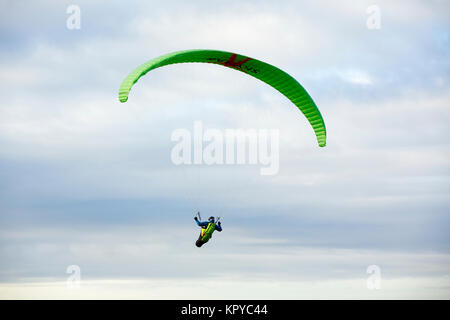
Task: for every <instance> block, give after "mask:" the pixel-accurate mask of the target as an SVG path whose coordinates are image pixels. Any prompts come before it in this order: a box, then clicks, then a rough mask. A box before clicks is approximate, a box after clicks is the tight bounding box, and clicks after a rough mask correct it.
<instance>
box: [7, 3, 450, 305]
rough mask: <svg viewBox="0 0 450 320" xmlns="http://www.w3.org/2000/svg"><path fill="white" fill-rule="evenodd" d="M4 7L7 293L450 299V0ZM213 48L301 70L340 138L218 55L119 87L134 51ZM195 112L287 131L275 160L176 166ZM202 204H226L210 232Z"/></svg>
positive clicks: (213, 210)
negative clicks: (267, 165)
mask: <svg viewBox="0 0 450 320" xmlns="http://www.w3.org/2000/svg"><path fill="white" fill-rule="evenodd" d="M72 4H75V5H77V6H78V8H79V9H80V28H79V29H76V28H75V29H70V28H68V27H67V20H68V19H69V20H70V17H71V13H70V12H69V13H67V9H68V8H69V6H70V5H72ZM374 5H375V6H374ZM0 9H1V10H0V15H1V19H0V38H1V41H0V57H1V59H0V79H1V82H2V86H1V88H0V94H1V97H2V98H1V103H0V298H2V299H15V298H59V299H66V298H68V299H71V298H88V299H90V298H106V299H107V298H125V299H127V298H137V299H161V298H165V299H181V298H187V299H191V298H193V299H227V298H238V299H252V298H254V299H256V298H263V299H283V298H287V299H304V298H310V299H320V298H331V299H341V298H353V299H359V298H364V299H379V298H384V299H395V298H405V299H409V298H419V299H428V298H438V299H449V298H450V236H449V234H448V230H449V227H450V220H449V212H450V201H449V200H450V199H449V192H450V163H449V157H450V141H449V138H448V135H449V134H450V128H449V121H450V104H449V101H450V82H449V80H450V76H449V75H450V73H449V71H450V68H449V63H450V59H449V53H450V45H449V27H450V21H449V18H448V14H449V9H450V6H449V3H448V2H447V1H395V2H392V1H375V2H373V1H358V2H357V3H355V1H338V2H337V1H309V2H306V1H283V2H281V3H280V2H273V1H246V2H243V1H225V2H224V1H211V0H209V1H164V2H161V1H140V2H138V1H128V2H127V3H126V4H125V3H123V2H121V1H107V2H106V1H105V2H98V1H95V2H92V1H76V2H72V1H70V2H69V1H58V2H57V3H55V2H54V1H33V2H32V3H30V2H25V1H12V0H11V1H8V0H1V1H0ZM69 11H70V10H69ZM374 12H375V13H374ZM377 13H379V14H377ZM377 17H379V20H376V21H377V23H379V24H378V25H377V23H375V25H374V20H373V19H376V18H377ZM69 25H70V23H69ZM374 26H375V28H374ZM203 48H204V49H218V50H225V51H232V52H237V53H241V54H244V55H248V56H250V57H254V58H256V59H259V60H263V61H266V62H269V63H271V64H273V65H275V66H277V67H279V68H281V69H282V70H285V71H287V72H288V73H289V74H291V75H292V76H294V77H295V78H296V79H297V80H298V81H299V82H300V83H301V84H302V85H303V86H304V87H305V88H306V89H307V90H308V92H309V93H310V95H311V96H312V97H313V98H314V100H315V102H316V104H317V106H318V107H319V109H320V110H321V112H322V115H323V117H324V120H325V123H326V126H327V134H328V139H327V146H326V147H325V148H319V147H318V146H317V143H316V140H315V136H314V133H313V130H312V129H311V127H310V126H309V124H308V122H307V121H306V119H305V118H304V117H303V115H302V114H301V113H300V112H299V111H298V109H297V108H295V106H293V105H292V104H291V103H290V102H289V101H288V100H287V99H286V98H285V97H283V96H282V95H281V94H280V93H278V92H277V91H276V90H274V89H273V88H271V87H270V86H268V85H266V84H264V83H261V82H259V81H257V80H255V79H253V78H251V77H248V76H245V75H243V74H242V73H239V72H236V71H234V70H231V69H226V68H222V67H219V66H215V65H205V64H184V65H174V66H168V67H165V68H161V69H157V70H154V71H152V72H151V73H149V74H147V76H146V77H145V78H142V79H141V80H140V81H139V82H138V83H137V84H136V86H135V87H134V88H133V90H132V92H131V94H130V99H129V101H128V102H127V103H126V104H121V103H120V102H119V101H118V98H117V96H118V88H119V86H120V83H121V82H122V80H123V79H124V77H125V76H126V75H127V74H128V72H130V71H131V70H133V68H135V67H136V66H138V65H140V64H142V63H144V62H145V61H147V60H149V59H151V58H154V57H157V56H159V55H162V54H165V53H168V52H172V51H177V50H185V49H203ZM197 120H199V121H201V122H202V124H203V126H204V127H205V128H213V129H217V130H220V131H221V132H222V131H224V130H225V129H268V130H271V129H274V130H279V135H280V137H279V157H280V160H279V171H278V173H277V174H275V175H270V176H262V175H260V168H261V166H260V165H250V164H249V165H212V166H207V165H197V166H188V165H179V166H176V165H174V164H173V162H172V161H171V157H170V155H171V150H172V148H173V147H174V145H175V142H173V141H171V135H172V133H173V131H174V130H176V129H180V128H181V129H183V128H184V129H187V130H189V131H192V130H193V126H194V122H195V121H197ZM197 210H200V211H201V213H202V216H203V217H207V216H209V215H220V216H222V217H223V229H224V231H223V232H222V233H215V234H214V237H213V239H212V240H211V242H210V243H208V244H206V245H205V246H204V247H202V248H201V249H198V248H197V247H195V245H194V242H195V240H196V238H197V236H198V232H199V230H198V227H197V226H196V225H195V224H194V221H193V217H194V215H195V213H196V211H197ZM69 266H78V268H79V270H80V272H81V276H80V278H81V280H80V282H79V283H78V282H75V283H76V284H79V286H73V285H72V286H71V285H68V284H73V283H74V282H67V280H68V279H72V278H71V274H69V273H67V270H68V267H69ZM370 266H375V267H370ZM368 268H369V269H368ZM69 269H70V268H69ZM75 269H77V268H76V267H75ZM368 270H369V273H368ZM370 270H376V272H375V273H370ZM75 274H78V273H77V272H75ZM73 275H74V274H72V276H73ZM374 277H377V278H376V279H381V281H380V282H376V281H375V282H374V281H373V280H374V279H375V278H374ZM374 283H376V284H378V283H379V286H375V287H376V288H375V289H373V288H374V287H373V284H374ZM371 284H372V285H371Z"/></svg>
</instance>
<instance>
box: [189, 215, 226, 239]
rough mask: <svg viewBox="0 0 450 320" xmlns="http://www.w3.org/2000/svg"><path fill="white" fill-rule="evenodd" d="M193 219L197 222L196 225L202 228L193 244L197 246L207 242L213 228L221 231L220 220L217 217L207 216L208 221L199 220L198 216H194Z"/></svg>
mask: <svg viewBox="0 0 450 320" xmlns="http://www.w3.org/2000/svg"><path fill="white" fill-rule="evenodd" d="M198 216H199V217H200V212H199V213H198ZM194 220H195V221H196V222H197V225H198V226H199V227H201V228H202V230H201V232H200V236H199V237H198V239H197V241H196V242H195V245H196V246H197V247H199V248H200V247H201V246H202V245H204V244H205V243H207V242H208V240H209V239H211V237H212V234H213V232H214V231H215V230H217V231H219V232H221V231H222V225H221V223H220V221H218V219H217V220H216V219H214V217H209V219H208V221H200V219H199V218H198V217H195V218H194Z"/></svg>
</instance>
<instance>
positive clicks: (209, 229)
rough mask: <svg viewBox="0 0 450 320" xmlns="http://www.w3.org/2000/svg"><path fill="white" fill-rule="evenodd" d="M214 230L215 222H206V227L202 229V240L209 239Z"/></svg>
mask: <svg viewBox="0 0 450 320" xmlns="http://www.w3.org/2000/svg"><path fill="white" fill-rule="evenodd" d="M214 230H216V224H215V223H211V222H210V223H208V226H207V227H206V229H202V233H201V236H202V241H204V242H206V241H208V240H209V239H211V236H212V234H213V232H214Z"/></svg>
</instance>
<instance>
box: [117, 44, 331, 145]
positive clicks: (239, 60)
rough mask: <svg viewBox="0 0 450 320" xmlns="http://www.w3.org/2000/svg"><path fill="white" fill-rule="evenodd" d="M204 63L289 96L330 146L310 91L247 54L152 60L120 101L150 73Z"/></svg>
mask: <svg viewBox="0 0 450 320" xmlns="http://www.w3.org/2000/svg"><path fill="white" fill-rule="evenodd" d="M188 62H203V63H213V64H218V65H222V66H225V67H228V68H233V69H235V70H239V71H242V72H244V73H246V74H248V75H250V76H252V77H255V78H257V79H259V80H261V81H264V82H265V83H267V84H268V85H270V86H272V87H273V88H275V89H276V90H278V91H279V92H281V93H282V94H283V95H284V96H286V97H287V98H288V99H289V100H290V101H291V102H292V103H293V104H295V105H296V106H297V107H298V108H299V109H300V111H301V112H302V113H303V114H304V115H305V117H306V118H307V119H308V121H309V123H310V124H311V126H312V127H313V129H314V132H315V134H316V137H317V142H318V143H319V146H320V147H324V146H325V145H326V128H325V123H324V121H323V118H322V115H321V114H320V111H319V109H318V108H317V106H316V104H315V103H314V101H313V100H312V98H311V97H310V96H309V94H308V93H307V92H306V90H305V89H304V88H303V87H302V86H301V85H300V84H299V83H298V82H297V80H295V79H294V78H293V77H291V76H290V75H289V74H287V73H286V72H284V71H282V70H280V69H278V68H276V67H274V66H272V65H270V64H268V63H265V62H262V61H259V60H256V59H252V58H249V57H246V56H243V55H239V54H235V53H231V52H225V51H217V50H186V51H178V52H173V53H169V54H166V55H163V56H160V57H157V58H155V59H152V60H150V61H148V62H146V63H144V64H143V65H141V66H139V67H137V68H136V69H134V70H133V71H132V72H131V73H130V74H129V75H128V76H127V77H126V78H125V80H123V82H122V85H121V86H120V89H119V100H120V102H126V101H127V100H128V94H129V93H130V90H131V88H132V86H133V85H134V84H135V83H136V82H137V81H138V80H139V78H140V77H142V76H143V75H145V74H146V73H147V72H149V71H151V70H153V69H156V68H159V67H162V66H166V65H169V64H175V63H188Z"/></svg>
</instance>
